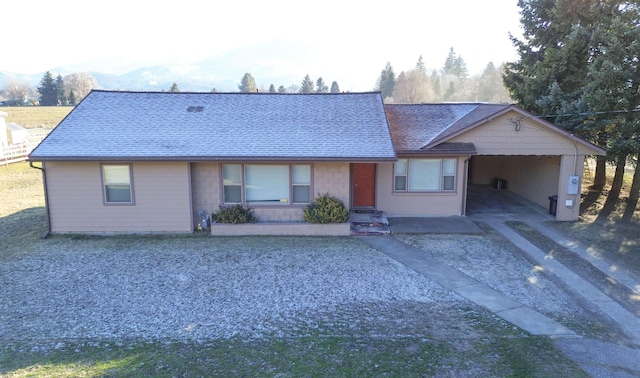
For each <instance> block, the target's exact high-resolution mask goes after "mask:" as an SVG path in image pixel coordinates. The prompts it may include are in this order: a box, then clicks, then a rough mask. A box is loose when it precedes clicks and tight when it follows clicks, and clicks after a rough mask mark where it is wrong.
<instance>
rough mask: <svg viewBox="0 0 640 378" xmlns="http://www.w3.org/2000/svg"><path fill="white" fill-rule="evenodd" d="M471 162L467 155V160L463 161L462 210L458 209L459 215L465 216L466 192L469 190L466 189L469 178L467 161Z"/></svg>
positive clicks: (469, 156)
mask: <svg viewBox="0 0 640 378" xmlns="http://www.w3.org/2000/svg"><path fill="white" fill-rule="evenodd" d="M470 160H471V155H467V158H466V159H464V176H463V177H462V188H463V190H462V208H461V209H460V215H464V216H466V215H467V192H468V191H469V188H467V181H468V177H469V161H470Z"/></svg>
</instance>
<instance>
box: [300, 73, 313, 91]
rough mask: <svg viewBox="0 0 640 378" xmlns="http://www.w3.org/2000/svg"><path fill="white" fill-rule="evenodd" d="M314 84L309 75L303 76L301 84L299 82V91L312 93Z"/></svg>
mask: <svg viewBox="0 0 640 378" xmlns="http://www.w3.org/2000/svg"><path fill="white" fill-rule="evenodd" d="M313 90H314V84H313V80H311V78H310V77H309V75H307V76H305V77H304V80H302V84H300V93H313Z"/></svg>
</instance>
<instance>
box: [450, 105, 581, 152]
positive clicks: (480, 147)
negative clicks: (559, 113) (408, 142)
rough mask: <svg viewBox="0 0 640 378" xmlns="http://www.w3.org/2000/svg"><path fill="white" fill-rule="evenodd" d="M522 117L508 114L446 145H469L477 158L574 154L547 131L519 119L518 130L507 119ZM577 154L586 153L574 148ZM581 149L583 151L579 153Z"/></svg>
mask: <svg viewBox="0 0 640 378" xmlns="http://www.w3.org/2000/svg"><path fill="white" fill-rule="evenodd" d="M517 117H522V116H521V115H519V114H516V113H508V114H506V115H504V116H501V117H498V118H496V119H495V120H493V121H491V122H488V123H486V124H484V125H481V126H479V127H476V128H475V129H472V130H469V131H467V132H465V133H464V134H461V135H459V136H457V137H455V138H453V139H452V140H450V142H467V143H473V144H474V146H475V147H476V150H477V152H478V155H574V154H575V152H576V150H575V147H574V142H572V141H571V140H570V139H568V138H566V137H564V136H561V135H560V134H557V133H554V132H552V131H550V130H549V129H547V128H544V127H542V126H537V125H536V124H534V123H533V122H531V121H530V120H528V119H526V118H522V119H521V121H520V130H519V131H516V125H515V124H513V123H512V122H511V120H510V119H515V118H517ZM578 149H579V152H581V153H582V154H588V153H589V152H588V151H587V149H586V148H584V147H583V146H582V145H578ZM583 150H584V151H583Z"/></svg>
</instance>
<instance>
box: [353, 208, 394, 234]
mask: <svg viewBox="0 0 640 378" xmlns="http://www.w3.org/2000/svg"><path fill="white" fill-rule="evenodd" d="M349 222H351V235H358V236H384V235H389V234H391V229H390V228H389V221H388V220H387V217H385V216H384V214H383V212H382V211H379V210H366V211H352V212H351V214H350V216H349Z"/></svg>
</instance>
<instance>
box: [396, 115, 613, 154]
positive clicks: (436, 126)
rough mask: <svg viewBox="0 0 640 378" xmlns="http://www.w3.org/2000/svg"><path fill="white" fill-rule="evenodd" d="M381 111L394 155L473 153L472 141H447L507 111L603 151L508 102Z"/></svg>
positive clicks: (595, 151)
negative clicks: (386, 123)
mask: <svg viewBox="0 0 640 378" xmlns="http://www.w3.org/2000/svg"><path fill="white" fill-rule="evenodd" d="M385 110H386V111H387V119H388V120H389V127H390V129H391V135H392V137H393V143H394V146H395V149H396V152H397V153H398V154H411V153H413V154H436V153H439V154H474V153H476V149H475V147H474V146H473V144H472V143H451V142H449V141H450V140H451V139H452V138H454V137H455V136H457V135H460V134H462V133H464V132H467V131H468V130H470V129H473V128H475V127H476V126H479V125H482V124H484V123H486V122H488V121H491V120H492V119H494V118H496V117H498V116H501V115H503V114H505V113H507V112H509V111H514V112H516V113H519V114H520V115H522V116H523V117H526V118H529V119H535V121H536V122H537V123H538V124H539V125H541V126H543V127H546V128H547V129H549V130H552V131H553V132H554V133H556V134H559V135H562V136H563V137H565V138H568V139H571V140H573V141H575V142H577V143H579V144H582V145H584V146H586V147H587V148H588V149H589V150H590V151H592V153H593V154H598V155H605V154H606V151H605V150H604V149H602V148H600V147H598V146H596V145H594V144H592V143H589V142H588V141H585V140H583V139H581V138H579V137H577V136H575V135H573V134H571V133H569V132H567V131H566V130H563V129H561V128H559V127H557V126H555V125H554V124H552V123H549V122H547V121H545V120H543V119H539V118H537V117H535V116H533V115H531V114H529V113H527V112H525V111H524V110H522V109H519V108H518V107H516V106H514V105H509V104H485V103H439V104H387V105H385Z"/></svg>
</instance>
